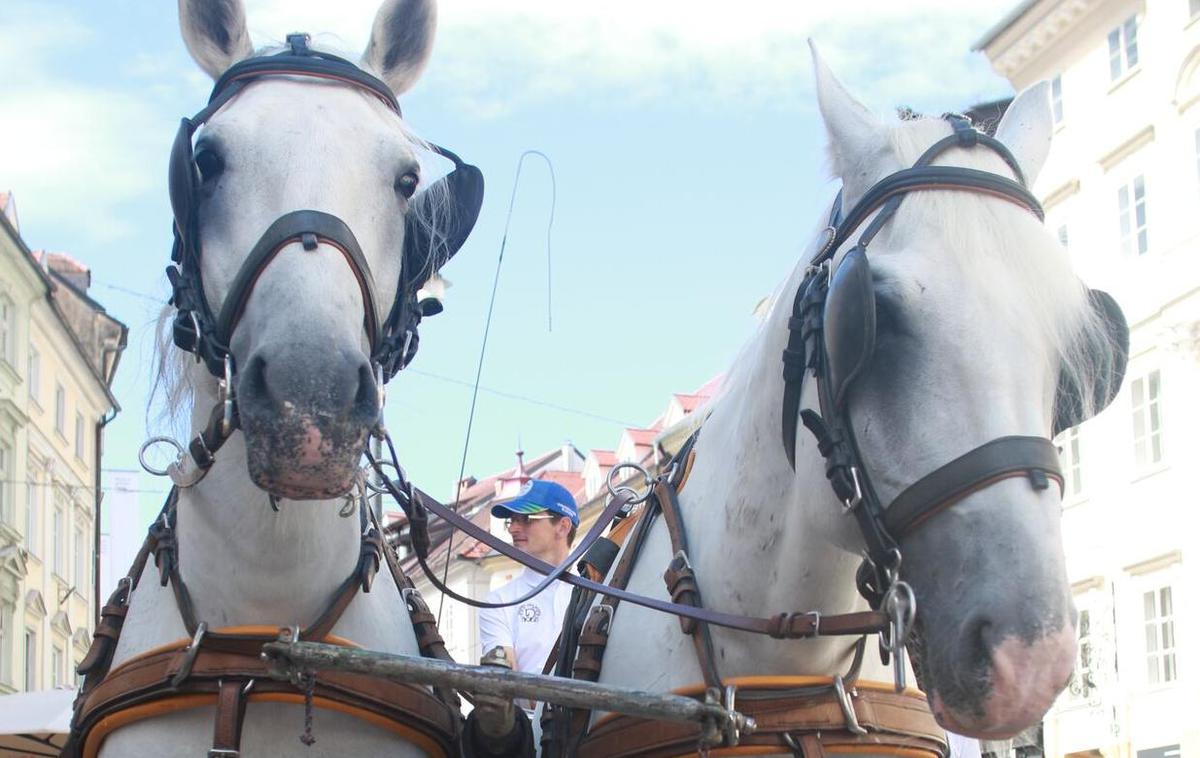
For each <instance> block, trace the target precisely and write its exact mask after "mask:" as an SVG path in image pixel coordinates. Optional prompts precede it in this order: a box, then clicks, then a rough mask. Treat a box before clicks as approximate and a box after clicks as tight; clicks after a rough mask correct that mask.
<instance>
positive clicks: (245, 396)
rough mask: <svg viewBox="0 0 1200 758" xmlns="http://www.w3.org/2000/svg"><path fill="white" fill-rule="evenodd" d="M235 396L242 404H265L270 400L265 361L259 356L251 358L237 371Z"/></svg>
mask: <svg viewBox="0 0 1200 758" xmlns="http://www.w3.org/2000/svg"><path fill="white" fill-rule="evenodd" d="M237 396H238V398H239V399H240V400H241V401H242V402H243V403H265V402H270V400H271V390H270V387H269V386H268V385H267V360H266V358H264V357H263V356H262V355H261V354H258V353H256V354H255V355H253V356H251V358H250V360H249V361H247V362H246V365H245V366H244V367H243V368H242V369H241V370H240V371H238V381H237Z"/></svg>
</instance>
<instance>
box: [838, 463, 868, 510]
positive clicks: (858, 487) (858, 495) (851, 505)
mask: <svg viewBox="0 0 1200 758" xmlns="http://www.w3.org/2000/svg"><path fill="white" fill-rule="evenodd" d="M850 481H851V482H853V483H854V495H853V496H851V497H850V498H848V499H846V500H843V501H842V511H843V512H844V513H850V512H851V511H853V510H854V509H855V508H857V507H858V506H859V505H860V504H861V503H862V501H863V492H862V483H861V482H860V481H859V480H858V467H857V466H851V467H850Z"/></svg>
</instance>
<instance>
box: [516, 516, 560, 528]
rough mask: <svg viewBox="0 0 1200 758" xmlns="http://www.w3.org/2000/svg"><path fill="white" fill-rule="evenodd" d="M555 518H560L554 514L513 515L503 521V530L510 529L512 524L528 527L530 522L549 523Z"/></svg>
mask: <svg viewBox="0 0 1200 758" xmlns="http://www.w3.org/2000/svg"><path fill="white" fill-rule="evenodd" d="M557 518H562V517H561V516H559V515H557V514H554V513H532V514H531V513H514V514H513V515H511V516H509V517H508V518H506V519H504V528H505V529H512V527H513V524H520V525H521V526H529V522H530V521H549V520H550V519H557Z"/></svg>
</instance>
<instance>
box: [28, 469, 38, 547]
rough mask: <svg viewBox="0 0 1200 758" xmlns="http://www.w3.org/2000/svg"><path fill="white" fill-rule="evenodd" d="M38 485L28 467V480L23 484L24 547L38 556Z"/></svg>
mask: <svg viewBox="0 0 1200 758" xmlns="http://www.w3.org/2000/svg"><path fill="white" fill-rule="evenodd" d="M39 486H40V485H39V484H38V481H37V479H36V477H35V476H34V474H33V470H32V469H30V472H29V481H28V482H26V484H25V549H26V550H28V551H29V554H30V555H32V556H34V557H35V558H36V557H39V556H40V555H41V553H42V551H41V550H40V549H39V546H38V539H37V537H38V490H37V488H38V487H39Z"/></svg>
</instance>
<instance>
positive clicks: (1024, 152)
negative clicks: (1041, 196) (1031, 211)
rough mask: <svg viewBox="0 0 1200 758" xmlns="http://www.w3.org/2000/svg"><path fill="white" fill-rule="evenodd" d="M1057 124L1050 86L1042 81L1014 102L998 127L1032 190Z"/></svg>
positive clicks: (999, 136) (999, 134)
mask: <svg viewBox="0 0 1200 758" xmlns="http://www.w3.org/2000/svg"><path fill="white" fill-rule="evenodd" d="M1053 133H1054V124H1053V122H1052V120H1051V115H1050V83H1049V82H1045V81H1041V82H1038V83H1037V84H1035V85H1033V86H1032V87H1028V88H1026V89H1025V90H1024V91H1023V92H1021V94H1019V95H1017V96H1016V98H1015V99H1013V101H1012V103H1011V104H1010V105H1009V106H1008V109H1007V110H1006V111H1004V118H1002V119H1000V125H999V126H997V127H996V139H998V140H1000V141H1001V142H1003V143H1004V145H1005V146H1006V147H1007V148H1008V149H1009V150H1010V151H1011V152H1012V154H1013V157H1014V158H1016V159H1017V164H1018V165H1019V166H1020V167H1021V171H1022V172H1024V174H1025V183H1026V184H1028V185H1030V186H1032V185H1033V182H1034V180H1035V179H1037V175H1038V172H1040V171H1041V170H1042V165H1043V164H1044V163H1045V162H1046V156H1047V155H1049V153H1050V139H1051V137H1052V136H1053Z"/></svg>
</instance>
